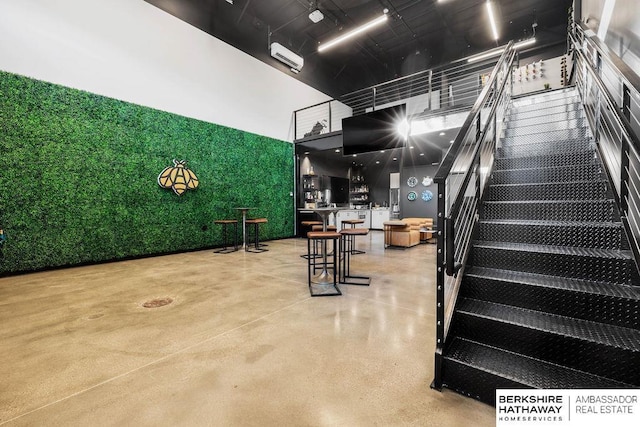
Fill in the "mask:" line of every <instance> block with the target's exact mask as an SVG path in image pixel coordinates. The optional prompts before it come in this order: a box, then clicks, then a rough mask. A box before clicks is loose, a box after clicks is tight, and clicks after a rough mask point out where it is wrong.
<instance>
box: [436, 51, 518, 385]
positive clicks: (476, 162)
mask: <svg viewBox="0 0 640 427" xmlns="http://www.w3.org/2000/svg"><path fill="white" fill-rule="evenodd" d="M516 58H517V54H516V51H515V49H514V47H513V43H509V45H508V46H507V48H506V49H505V51H504V52H503V54H502V56H501V57H500V59H499V60H498V62H497V64H496V66H495V67H494V69H493V71H492V73H491V76H490V78H489V80H488V82H487V84H486V85H485V87H484V88H483V90H482V92H481V93H480V95H479V97H478V98H477V100H476V102H475V103H474V105H473V107H472V109H471V111H470V113H469V115H468V116H467V118H466V120H465V122H464V124H463V126H462V128H461V129H460V132H459V133H458V135H457V136H456V138H455V140H454V142H453V144H452V146H451V148H450V149H449V151H448V152H447V154H446V156H445V158H444V160H443V161H442V164H441V165H440V168H439V169H438V171H437V172H436V176H435V178H434V182H435V183H436V184H437V185H438V230H439V231H438V233H437V261H436V262H437V266H436V358H435V376H434V381H433V384H432V387H434V388H437V389H440V388H441V387H442V374H441V367H442V352H443V347H444V343H445V339H446V334H447V330H448V327H449V323H450V321H451V315H452V312H453V310H452V308H453V306H454V305H455V300H456V297H457V291H458V286H459V284H460V279H461V275H459V274H458V273H459V270H460V269H461V268H462V266H463V265H464V263H465V262H466V257H467V256H468V253H469V247H470V245H471V235H472V232H473V228H474V226H475V223H476V220H477V218H478V208H479V202H480V200H481V198H482V195H483V193H484V190H485V188H486V185H487V182H488V177H489V173H490V171H491V168H492V167H493V159H494V152H495V149H496V144H497V139H498V137H499V134H500V132H501V128H502V121H503V119H504V115H505V112H506V109H507V106H508V103H509V101H510V99H511V93H512V84H513V81H512V69H513V65H514V62H515V61H516Z"/></svg>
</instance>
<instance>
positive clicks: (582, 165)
mask: <svg viewBox="0 0 640 427" xmlns="http://www.w3.org/2000/svg"><path fill="white" fill-rule="evenodd" d="M594 167H597V168H599V169H601V166H600V163H598V162H593V163H578V164H575V165H562V166H547V167H535V168H516V169H494V170H493V172H492V173H496V172H502V173H504V172H534V171H535V172H538V171H564V170H565V169H569V168H574V169H581V168H582V169H590V168H594ZM562 182H564V181H562Z"/></svg>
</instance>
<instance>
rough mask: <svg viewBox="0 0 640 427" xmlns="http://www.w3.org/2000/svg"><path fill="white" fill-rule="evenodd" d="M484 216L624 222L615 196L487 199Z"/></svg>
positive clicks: (483, 207) (483, 208) (484, 217)
mask: <svg viewBox="0 0 640 427" xmlns="http://www.w3.org/2000/svg"><path fill="white" fill-rule="evenodd" d="M482 218H483V219H514V220H546V221H586V222H608V221H614V222H619V221H620V215H619V214H618V212H617V210H616V206H615V202H614V201H613V200H611V199H602V200H525V201H515V202H492V201H487V202H484V203H483V205H482Z"/></svg>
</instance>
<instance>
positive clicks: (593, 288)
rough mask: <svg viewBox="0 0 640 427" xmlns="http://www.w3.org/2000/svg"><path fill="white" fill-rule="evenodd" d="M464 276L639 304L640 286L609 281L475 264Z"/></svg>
mask: <svg viewBox="0 0 640 427" xmlns="http://www.w3.org/2000/svg"><path fill="white" fill-rule="evenodd" d="M464 276H465V277H470V278H479V279H482V278H485V279H490V280H494V281H501V282H508V283H521V284H525V285H529V286H537V287H540V288H554V289H562V290H567V291H572V292H582V293H589V294H594V295H605V296H610V297H615V298H625V299H629V300H635V301H638V304H640V286H628V285H623V284H613V283H609V282H596V281H592V280H585V279H573V278H570V277H560V276H548V275H545V274H536V273H526V272H522V271H514V270H499V269H495V268H486V267H476V266H471V267H468V268H467V269H466V270H465V272H464Z"/></svg>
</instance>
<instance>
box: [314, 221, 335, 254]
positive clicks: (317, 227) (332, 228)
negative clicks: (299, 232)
mask: <svg viewBox="0 0 640 427" xmlns="http://www.w3.org/2000/svg"><path fill="white" fill-rule="evenodd" d="M311 231H324V230H323V229H322V224H321V225H312V226H311ZM327 231H338V227H336V226H335V225H331V224H329V225H327ZM335 248H336V246H335V245H334V246H333V249H332V250H331V252H333V251H334V250H335Z"/></svg>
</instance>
